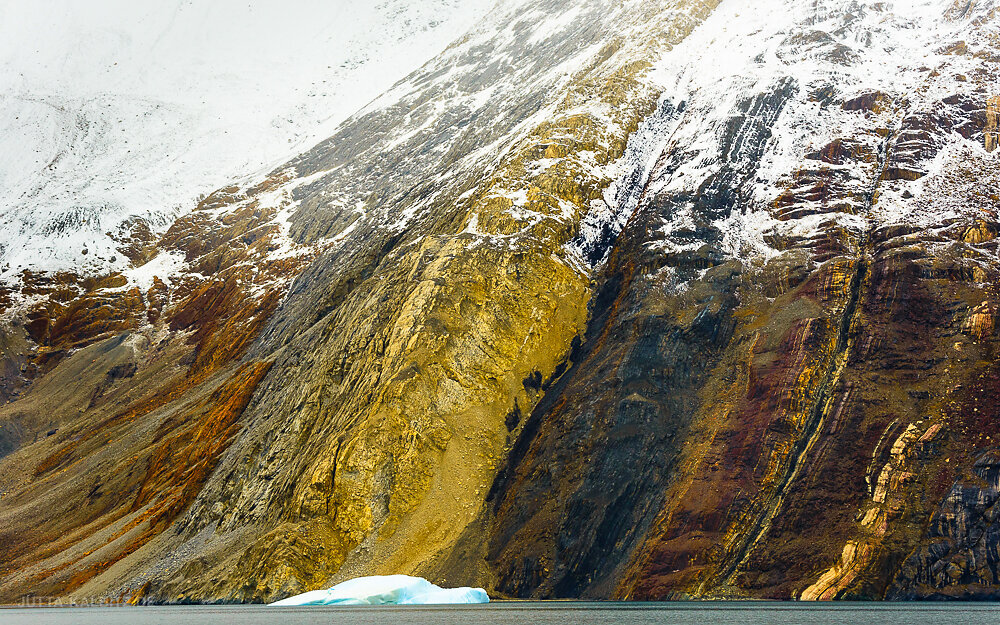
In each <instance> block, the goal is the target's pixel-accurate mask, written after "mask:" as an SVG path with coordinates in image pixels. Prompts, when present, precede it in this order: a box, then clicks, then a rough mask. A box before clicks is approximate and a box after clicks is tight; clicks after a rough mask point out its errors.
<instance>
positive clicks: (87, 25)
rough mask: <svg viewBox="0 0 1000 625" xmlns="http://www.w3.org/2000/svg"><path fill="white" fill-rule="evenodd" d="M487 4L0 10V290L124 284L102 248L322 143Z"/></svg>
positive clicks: (120, 262) (101, 2)
mask: <svg viewBox="0 0 1000 625" xmlns="http://www.w3.org/2000/svg"><path fill="white" fill-rule="evenodd" d="M491 4H492V0H382V1H377V2H369V1H368V0H333V1H325V0H324V1H317V0H296V1H293V2H276V1H268V2H251V3H246V2H239V1H236V0H221V1H220V0H196V1H194V2H191V1H188V0H183V1H182V0H170V1H167V2H127V1H124V0H98V1H95V2H87V3H80V2H75V1H73V0H56V1H53V2H45V3H31V2H19V1H17V0H3V1H2V2H0V280H9V279H10V278H12V277H13V276H16V275H18V274H20V272H21V271H22V270H24V269H31V270H34V271H56V270H71V271H74V272H76V273H88V272H101V271H107V270H111V269H121V268H124V267H125V266H126V265H127V262H128V261H127V259H126V258H125V257H124V256H123V255H122V254H120V253H118V252H117V250H116V246H117V243H116V241H115V240H114V239H113V238H111V237H109V236H107V233H111V234H113V235H118V234H119V230H120V229H122V232H123V234H125V235H126V236H127V235H128V234H130V233H131V232H132V227H133V226H134V222H133V220H134V219H136V218H138V219H142V220H145V221H146V222H147V223H148V225H149V226H150V227H151V228H152V229H153V230H154V231H156V230H162V229H163V228H164V227H166V226H167V225H169V223H170V222H171V221H172V220H173V219H174V218H175V217H176V216H177V215H178V214H179V213H181V212H183V211H185V210H189V209H190V208H192V207H193V206H194V204H195V203H196V201H197V200H196V198H197V196H199V195H200V194H207V193H208V192H211V191H212V190H214V189H215V188H217V187H219V186H222V185H224V184H226V183H227V182H229V181H231V180H234V179H237V178H240V177H243V176H245V175H248V174H252V173H254V172H257V171H260V170H262V169H267V168H270V167H272V166H274V165H275V164H277V163H279V162H281V161H283V160H285V159H287V158H288V157H290V156H291V155H294V154H295V153H297V152H299V151H301V150H302V149H303V148H305V147H308V145H309V144H310V143H314V142H315V141H317V140H319V139H321V138H324V137H326V136H329V135H330V134H331V133H332V131H333V130H334V128H335V127H336V126H337V125H338V124H339V123H340V122H341V121H343V120H344V119H345V118H346V117H347V116H348V115H350V114H351V113H353V112H354V111H356V110H358V109H359V108H361V107H362V106H363V105H365V104H366V103H367V102H368V101H369V100H371V99H372V98H374V97H375V96H377V95H379V94H380V93H382V92H383V91H385V90H386V89H387V88H388V87H390V86H391V85H392V84H393V83H394V82H396V81H397V80H399V79H400V78H402V77H403V76H405V75H406V74H408V73H409V72H411V71H412V70H414V69H416V68H417V67H419V66H420V65H421V64H422V63H424V62H425V61H426V60H427V59H429V58H431V57H432V56H433V55H435V54H437V53H438V52H440V51H441V50H442V49H443V48H444V47H445V46H447V45H448V43H449V42H451V40H452V39H454V38H456V37H457V36H458V35H460V34H461V33H463V32H464V31H465V30H466V29H467V28H468V27H469V26H470V25H471V24H472V23H473V22H474V21H475V20H476V19H477V18H478V17H480V16H481V15H482V14H483V13H485V11H486V10H488V8H489V7H490V5H491Z"/></svg>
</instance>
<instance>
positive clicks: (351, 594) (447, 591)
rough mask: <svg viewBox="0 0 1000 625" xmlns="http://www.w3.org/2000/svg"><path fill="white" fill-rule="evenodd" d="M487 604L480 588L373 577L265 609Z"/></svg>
mask: <svg viewBox="0 0 1000 625" xmlns="http://www.w3.org/2000/svg"><path fill="white" fill-rule="evenodd" d="M489 601H490V597H489V595H487V594H486V591H485V590H483V589H482V588H467V587H465V588H441V587H440V586H435V585H434V584H432V583H430V582H429V581H427V580H426V579H424V578H422V577H410V576H409V575H375V576H372V577H358V578H355V579H352V580H348V581H346V582H342V583H340V584H337V585H336V586H334V587H333V588H327V589H326V590H313V591H311V592H305V593H302V594H301V595H295V596H294V597H289V598H287V599H282V600H281V601H275V602H274V603H269V604H268V605H272V606H302V605H428V604H445V603H489Z"/></svg>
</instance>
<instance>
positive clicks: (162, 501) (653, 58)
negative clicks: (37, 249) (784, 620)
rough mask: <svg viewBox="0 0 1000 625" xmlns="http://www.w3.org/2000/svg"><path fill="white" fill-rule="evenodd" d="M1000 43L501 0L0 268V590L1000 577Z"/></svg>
mask: <svg viewBox="0 0 1000 625" xmlns="http://www.w3.org/2000/svg"><path fill="white" fill-rule="evenodd" d="M998 61H1000V5H997V4H996V3H995V2H992V1H989V0H973V1H971V2H966V1H962V2H957V1H956V2H952V1H951V0H907V1H904V0H899V1H893V0H891V1H888V2H873V1H872V2H869V1H867V0H851V1H848V2H841V1H832V0H819V1H817V2H810V3H784V2H779V1H777V0H768V1H765V2H759V3H754V4H752V5H751V4H747V3H740V2H734V1H730V0H708V1H692V0H664V1H660V2H650V1H649V0H617V1H614V2H612V1H610V0H535V1H531V2H527V1H522V0H504V1H501V2H499V3H498V4H497V6H496V7H495V8H494V9H493V10H492V12H491V13H490V14H489V15H488V16H487V17H486V18H484V19H483V20H481V21H480V22H479V23H478V24H477V25H476V26H475V28H474V29H473V30H472V31H470V32H469V33H468V34H466V35H465V36H464V37H462V38H461V39H459V40H458V41H456V42H454V43H453V44H452V45H451V46H449V47H448V48H447V49H446V50H445V51H444V52H443V53H441V54H440V55H439V56H437V57H436V58H434V59H433V60H432V61H430V62H429V63H427V64H426V65H424V66H423V67H422V68H420V69H419V70H418V71H416V72H415V73H413V74H411V75H410V76H409V77H407V78H406V79H404V80H403V81H401V82H399V83H397V84H396V85H395V86H394V87H393V88H392V89H391V90H389V91H388V92H386V93H385V94H383V95H382V96H381V97H380V98H378V99H377V100H375V101H374V102H372V103H371V104H369V105H368V106H367V107H366V108H364V109H363V110H361V111H359V112H358V113H356V114H355V115H354V116H353V117H351V118H350V119H348V120H347V121H346V122H344V123H343V124H342V125H341V126H340V127H339V129H338V131H337V132H336V134H334V135H333V136H332V137H330V138H329V139H327V140H325V141H323V142H322V143H319V144H318V145H316V146H315V147H314V148H312V149H311V150H308V151H306V152H304V153H302V154H301V155H299V156H298V157H296V158H294V159H292V160H291V161H289V162H288V163H286V164H284V165H282V166H281V167H278V168H277V169H275V170H274V171H272V172H271V173H269V174H267V175H266V176H262V177H260V178H259V179H255V180H253V181H250V182H240V183H234V184H232V185H230V186H227V187H225V188H222V189H219V190H218V191H216V192H215V193H213V194H211V195H210V196H208V197H207V198H205V199H204V200H203V201H201V202H200V203H199V204H198V205H197V206H195V207H191V208H190V210H186V211H183V213H182V214H181V216H179V217H178V218H177V219H176V220H175V221H173V222H172V223H170V224H169V225H168V226H166V227H159V226H157V224H153V223H147V222H145V221H143V220H142V219H141V218H137V219H135V220H133V221H132V222H130V224H129V225H128V227H127V228H123V229H122V230H121V231H120V232H118V233H114V237H115V241H117V242H118V243H119V244H120V247H118V248H117V249H118V253H120V254H122V255H123V257H124V258H127V259H129V262H130V265H129V268H128V269H126V270H122V271H113V270H108V271H106V272H103V273H102V272H100V271H97V272H84V271H81V272H79V273H74V272H69V271H67V272H60V273H52V272H44V271H32V270H27V271H25V272H24V273H23V274H21V275H20V276H18V278H17V279H16V280H12V281H8V282H6V283H4V284H3V285H0V311H2V324H0V399H2V400H3V402H4V403H3V405H2V407H0V456H2V458H0V601H7V602H13V601H17V600H18V599H19V598H20V597H22V596H24V595H28V594H31V595H50V596H62V595H82V596H88V597H95V596H107V597H114V598H122V599H126V600H130V601H138V600H140V599H145V600H152V601H164V602H174V601H226V602H232V601H273V600H276V599H280V598H282V597H287V596H289V595H293V594H297V593H301V592H305V591H309V590H315V589H318V588H326V587H329V586H331V585H333V584H335V583H338V582H340V581H343V580H346V579H350V578H353V577H358V576H362V575H386V574H408V575H418V576H422V577H425V578H427V579H429V580H431V581H433V582H436V583H439V584H441V585H445V586H450V587H454V586H476V587H484V588H486V589H487V590H488V591H489V592H490V593H491V595H494V596H499V597H534V598H566V597H572V598H619V599H668V598H692V597H694V598H747V597H749V598H802V599H836V598H850V599H860V598H866V599H903V598H906V599H916V598H931V597H935V598H948V597H952V598H984V597H993V598H995V597H997V596H1000V570H998V567H1000V556H998V553H1000V512H998V511H1000V507H998V506H1000V503H998V502H1000V469H998V466H1000V447H998V441H1000V438H998V437H1000V337H998V330H1000V328H998V325H1000V324H998V314H1000V292H998V289H997V285H998V279H1000V239H998V235H1000V219H998V215H997V211H998V210H1000V198H998V192H1000V191H998V189H1000V161H998V159H1000V150H997V149H996V148H997V145H998V143H997V142H998V118H1000V112H998V106H1000V93H998V90H1000V76H998V71H997V70H998V67H997V63H998ZM109 236H111V235H109Z"/></svg>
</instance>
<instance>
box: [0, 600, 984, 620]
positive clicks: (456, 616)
mask: <svg viewBox="0 0 1000 625" xmlns="http://www.w3.org/2000/svg"><path fill="white" fill-rule="evenodd" d="M157 623H169V624H170V625H196V624H197V625H202V624H211V623H234V624H236V623H239V624H247V625H264V624H267V625H300V624H301V625H314V624H316V625H318V624H320V623H322V624H324V625H331V624H332V625H339V624H344V625H347V624H350V625H369V624H371V625H374V624H381V623H388V624H390V625H410V624H414V625H425V624H426V625H439V624H440V625H479V624H482V625H507V624H511V625H513V624H520V623H527V624H528V625H549V624H552V625H556V624H558V625H566V624H571V625H577V624H579V625H588V624H591V623H594V624H596V623H615V624H621V625H646V624H652V623H656V624H657V625H664V624H665V625H670V624H674V623H676V624H678V625H686V624H689V623H690V624H695V623H697V624H699V625H701V624H705V625H730V624H733V625H764V624H770V623H796V624H803V625H814V624H815V625H827V624H831V625H832V624H836V625H855V624H861V623H874V624H876V625H897V624H898V625H916V624H919V623H933V624H934V625H952V624H955V625H959V624H961V625H968V624H975V625H979V624H987V623H1000V604H995V603H961V604H959V603H922V604H913V603H835V604H830V603H823V604H815V603H769V602H740V603H679V602H678V603H627V604H624V603H587V602H547V603H535V602H504V603H491V604H489V605H476V606H452V607H437V606H407V607H390V606H383V607H363V608H362V607H339V608H335V607H334V608H322V607H307V608H267V607H264V606H176V607H173V606H171V607H142V608H125V607H120V608H5V609H0V624H2V625H22V624H23V625H42V624H45V625H48V624H55V625H61V624H65V625H153V624H157Z"/></svg>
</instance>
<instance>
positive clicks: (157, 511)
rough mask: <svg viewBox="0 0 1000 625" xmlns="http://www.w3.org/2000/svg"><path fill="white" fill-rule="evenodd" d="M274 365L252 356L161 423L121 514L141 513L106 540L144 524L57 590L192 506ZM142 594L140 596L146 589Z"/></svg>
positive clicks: (85, 577) (107, 563) (136, 545)
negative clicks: (143, 470)
mask: <svg viewBox="0 0 1000 625" xmlns="http://www.w3.org/2000/svg"><path fill="white" fill-rule="evenodd" d="M270 368H271V363H270V362H252V363H247V364H245V365H243V366H241V367H240V368H239V369H238V370H237V371H236V373H234V374H233V375H232V376H231V377H230V378H229V379H228V380H227V381H226V382H225V383H224V384H222V385H221V386H220V387H219V388H218V389H216V390H215V391H214V392H213V393H211V394H210V395H209V396H208V397H206V398H205V399H203V400H202V401H200V402H198V403H197V404H195V405H194V406H192V407H190V408H189V409H187V410H186V411H184V412H183V413H179V414H177V415H175V416H174V417H172V418H170V419H168V420H167V421H165V422H164V423H163V424H161V425H160V428H159V431H158V433H157V434H158V438H162V442H161V443H160V444H159V445H158V446H157V448H156V449H155V450H154V451H153V454H152V456H151V457H150V460H149V464H148V466H147V468H146V473H145V476H144V477H143V478H142V482H141V484H140V486H139V489H138V492H137V494H136V497H135V499H134V501H133V502H132V505H131V507H130V508H129V509H128V510H120V511H119V512H120V514H119V515H118V516H117V518H121V517H122V516H124V515H126V514H128V513H131V512H140V513H139V514H138V515H137V516H135V518H133V519H131V520H130V521H129V522H128V523H126V524H125V525H124V526H123V527H122V528H121V529H119V530H118V531H117V532H115V533H114V534H113V535H112V536H111V537H110V538H109V539H108V541H107V542H106V543H105V544H106V545H108V544H112V543H114V542H115V541H117V540H119V539H121V538H123V537H126V536H127V535H128V534H130V533H132V532H133V530H136V529H137V528H138V529H139V530H140V531H139V533H138V535H136V536H135V537H133V538H131V539H130V540H129V541H128V542H127V543H126V544H125V545H124V546H123V547H122V548H121V549H119V550H115V551H114V552H113V553H112V555H110V556H109V557H107V558H104V559H102V560H99V561H97V562H92V563H90V564H88V565H86V566H85V567H83V568H81V569H79V570H77V571H75V572H74V573H73V574H72V575H71V576H70V577H69V578H67V579H64V580H62V581H60V583H59V584H58V587H57V589H56V590H57V592H59V593H61V594H66V593H70V592H73V591H74V590H76V589H78V588H79V587H81V586H82V585H83V584H85V583H86V582H88V581H90V580H91V579H93V578H94V577H96V576H97V575H100V574H101V573H103V572H104V571H106V570H107V569H108V568H110V567H111V566H112V565H113V564H115V563H116V562H118V561H119V560H121V559H122V558H124V557H125V556H127V555H129V554H131V553H134V552H135V551H137V550H138V549H140V548H141V547H142V546H143V545H145V544H146V543H148V542H149V541H150V540H152V539H153V538H155V537H156V536H157V535H158V534H159V533H160V532H162V531H163V530H165V529H166V528H167V527H168V526H169V525H170V524H171V523H172V522H173V521H174V519H176V518H177V516H178V515H180V514H181V513H182V512H183V511H184V510H185V509H187V507H188V506H189V505H190V504H191V502H192V501H194V499H195V497H196V496H197V495H198V492H199V491H200V490H201V488H202V486H203V485H204V483H205V481H206V480H207V479H208V477H209V475H211V473H212V470H213V469H214V468H215V465H216V463H217V462H218V460H219V457H220V456H221V455H222V453H223V452H224V451H225V450H226V449H227V448H228V447H229V445H230V443H231V442H232V440H233V437H234V436H235V434H236V433H237V432H238V431H239V418H240V416H241V415H242V414H243V411H244V410H245V409H246V407H247V405H248V404H249V403H250V400H251V399H252V397H253V394H254V391H256V389H257V386H258V384H260V381H261V380H262V379H263V378H264V376H265V375H266V374H267V372H268V370H269V369H270ZM102 547H103V545H102ZM95 551H96V549H91V550H89V551H86V552H84V553H81V554H79V556H78V557H75V558H73V559H71V560H69V561H66V562H63V563H62V564H60V565H59V566H57V567H54V568H51V569H48V570H45V571H42V572H40V573H39V574H38V575H36V576H35V578H36V580H37V581H39V582H41V581H42V580H45V579H47V578H50V577H51V576H53V575H55V574H57V573H59V572H61V571H64V570H67V569H69V568H71V567H72V566H73V565H74V564H77V563H78V562H80V561H81V560H83V559H84V558H86V557H87V556H90V555H91V554H93V553H94V552H95ZM137 596H139V597H140V598H141V594H140V595H137Z"/></svg>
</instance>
